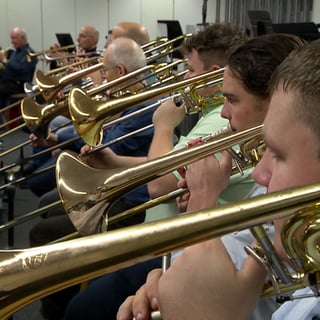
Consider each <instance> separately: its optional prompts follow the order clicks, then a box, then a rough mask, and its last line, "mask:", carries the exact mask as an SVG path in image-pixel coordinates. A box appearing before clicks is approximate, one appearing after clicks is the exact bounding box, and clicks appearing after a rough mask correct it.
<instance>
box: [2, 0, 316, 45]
mask: <svg viewBox="0 0 320 320" xmlns="http://www.w3.org/2000/svg"><path fill="white" fill-rule="evenodd" d="M295 1H296V0H295ZM202 3H203V0H91V1H88V0H0V30H1V32H0V46H2V47H3V48H6V47H9V46H10V39H9V36H8V35H9V31H10V29H11V28H12V27H14V26H21V27H23V28H25V30H26V31H27V33H28V37H29V42H30V44H31V46H32V47H33V48H34V49H35V50H36V51H39V50H44V49H48V48H49V47H50V45H51V44H53V43H55V42H56V40H55V36H54V35H55V33H56V32H68V33H71V35H72V36H73V38H74V40H75V41H76V38H77V34H78V31H79V29H80V27H81V26H82V25H85V24H92V25H94V26H96V27H97V29H98V30H99V31H100V41H99V44H98V49H102V48H103V45H104V40H105V39H104V36H105V35H106V34H107V31H108V30H109V29H111V28H112V27H113V25H114V24H115V23H117V22H119V21H121V20H122V21H124V20H128V21H137V22H141V23H142V24H144V25H145V26H146V27H147V28H148V30H149V32H150V36H151V39H154V38H156V36H157V22H156V21H157V19H168V20H179V21H180V24H181V26H182V29H183V32H186V26H187V25H193V26H195V25H196V24H197V23H200V22H201V21H202ZM225 3H226V4H228V3H232V2H229V1H228V2H226V1H224V0H208V4H207V22H215V21H219V20H220V21H223V20H224V16H225V12H224V10H225V7H224V6H225ZM216 8H219V10H218V12H216ZM229 9H231V10H233V11H235V9H236V8H233V9H232V8H229ZM229 13H230V10H229ZM312 17H313V21H314V22H316V23H318V22H320V1H318V0H314V4H313V12H312Z"/></svg>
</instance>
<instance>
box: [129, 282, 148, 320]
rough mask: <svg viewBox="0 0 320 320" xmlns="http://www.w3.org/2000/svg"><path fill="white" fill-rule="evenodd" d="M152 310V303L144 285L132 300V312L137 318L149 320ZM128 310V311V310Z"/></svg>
mask: <svg viewBox="0 0 320 320" xmlns="http://www.w3.org/2000/svg"><path fill="white" fill-rule="evenodd" d="M150 310H151V303H150V301H149V298H148V296H147V293H146V286H145V285H143V286H142V287H141V288H140V289H139V290H138V291H137V292H136V295H135V296H134V299H133V300H132V314H133V315H134V317H135V318H136V319H139V320H147V319H149V314H150ZM127 312H128V311H127Z"/></svg>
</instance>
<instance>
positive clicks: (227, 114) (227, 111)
mask: <svg viewBox="0 0 320 320" xmlns="http://www.w3.org/2000/svg"><path fill="white" fill-rule="evenodd" d="M221 117H222V118H225V119H228V120H230V119H231V113H230V109H229V108H228V105H227V103H226V101H225V102H224V104H223V107H222V109H221Z"/></svg>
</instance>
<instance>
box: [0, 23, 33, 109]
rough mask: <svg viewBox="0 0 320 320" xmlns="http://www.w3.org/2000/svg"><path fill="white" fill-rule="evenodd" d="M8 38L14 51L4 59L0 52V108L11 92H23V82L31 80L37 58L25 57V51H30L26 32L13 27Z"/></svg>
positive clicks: (2, 53) (3, 54)
mask: <svg viewBox="0 0 320 320" xmlns="http://www.w3.org/2000/svg"><path fill="white" fill-rule="evenodd" d="M10 39H11V43H12V46H13V48H14V49H15V50H14V52H13V53H12V54H11V55H10V60H8V61H6V57H5V53H4V52H0V63H1V64H2V65H3V66H4V68H3V71H2V72H1V78H0V108H3V107H4V106H5V104H6V100H7V98H8V97H9V96H10V94H13V93H23V92H24V87H23V85H24V83H25V82H32V79H33V74H34V71H35V68H36V65H37V62H38V60H37V58H32V59H31V60H30V61H29V60H28V59H27V51H32V52H33V49H31V47H30V45H29V43H28V39H27V34H26V32H25V31H24V30H23V29H21V28H19V27H15V28H13V29H12V30H11V31H10Z"/></svg>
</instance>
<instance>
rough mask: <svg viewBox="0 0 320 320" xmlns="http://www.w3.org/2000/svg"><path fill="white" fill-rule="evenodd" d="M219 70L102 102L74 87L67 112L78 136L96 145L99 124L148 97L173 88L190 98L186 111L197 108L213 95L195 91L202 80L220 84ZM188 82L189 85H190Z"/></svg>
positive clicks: (99, 128)
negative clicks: (190, 107)
mask: <svg viewBox="0 0 320 320" xmlns="http://www.w3.org/2000/svg"><path fill="white" fill-rule="evenodd" d="M223 72H224V68H221V69H219V70H217V71H212V72H208V73H205V74H202V75H200V76H197V77H193V78H190V79H185V80H182V81H178V82H176V83H172V84H169V85H166V86H164V87H160V88H156V89H152V90H148V91H145V92H142V93H140V94H138V95H133V96H129V97H124V98H118V99H111V100H108V101H106V102H103V101H94V100H92V99H90V98H89V97H88V96H87V94H86V93H85V92H84V91H83V90H81V89H79V88H74V89H72V90H71V92H70V94H69V101H68V103H69V114H70V116H71V119H72V121H73V124H74V126H75V128H76V130H77V131H78V133H79V135H80V136H81V137H82V139H83V140H84V141H85V142H86V143H87V144H88V145H90V146H97V145H99V144H101V141H102V136H103V132H102V130H101V128H102V124H103V123H104V122H107V121H108V119H109V118H110V117H112V116H114V115H116V114H118V113H119V112H123V111H125V110H130V109H132V108H134V107H136V106H137V105H139V104H141V103H142V102H147V101H151V100H153V99H156V98H158V97H161V96H163V95H165V94H168V93H171V92H173V91H175V90H180V91H181V95H182V96H185V95H188V100H189V101H190V100H191V101H192V103H191V105H192V106H193V108H194V109H193V110H189V111H188V112H194V111H195V110H201V108H203V107H204V106H205V105H206V104H208V102H209V101H210V99H214V94H213V96H212V97H210V96H208V97H204V96H201V95H199V94H197V93H198V90H199V88H203V85H204V84H205V85H206V86H210V85H218V84H220V83H221V82H222V80H223ZM190 86H192V87H191V88H190ZM189 88H190V90H189V92H188V93H185V92H184V89H189Z"/></svg>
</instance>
